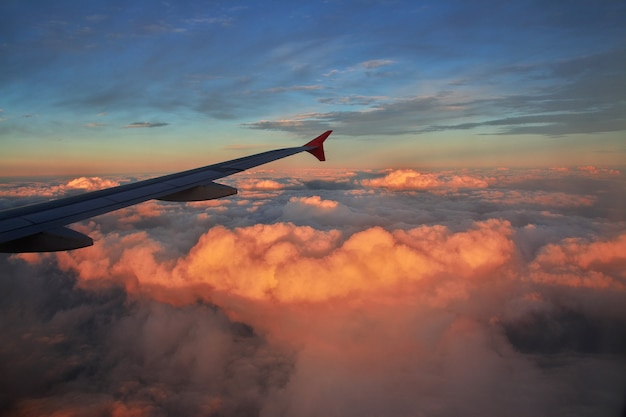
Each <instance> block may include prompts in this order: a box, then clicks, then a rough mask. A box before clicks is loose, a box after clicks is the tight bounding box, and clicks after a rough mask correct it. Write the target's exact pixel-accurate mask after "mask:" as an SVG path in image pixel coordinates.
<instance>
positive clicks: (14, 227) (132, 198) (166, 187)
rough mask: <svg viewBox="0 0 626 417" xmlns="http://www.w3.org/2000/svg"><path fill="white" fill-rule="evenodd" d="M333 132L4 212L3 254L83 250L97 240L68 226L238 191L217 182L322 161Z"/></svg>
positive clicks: (0, 222) (0, 227)
mask: <svg viewBox="0 0 626 417" xmlns="http://www.w3.org/2000/svg"><path fill="white" fill-rule="evenodd" d="M331 133H332V130H329V131H327V132H324V133H323V134H321V135H320V136H318V137H316V138H315V139H313V140H311V141H310V142H308V143H306V144H305V145H303V146H297V147H293V148H284V149H276V150H272V151H267V152H262V153H259V154H256V155H250V156H246V157H243V158H237V159H233V160H230V161H226V162H220V163H217V164H213V165H207V166H204V167H201V168H196V169H191V170H188V171H182V172H177V173H175V174H169V175H165V176H162V177H158V178H152V179H149V180H145V181H139V182H135V183H131V184H125V185H120V186H118V187H112V188H107V189H104V190H98V191H93V192H89V193H85V194H81V195H77V196H72V197H67V198H61V199H58V200H52V201H48V202H45V203H41V204H34V205H31V206H24V207H18V208H15V209H10V210H5V211H0V252H8V253H20V252H52V251H62V250H70V249H78V248H83V247H86V246H91V245H93V240H92V239H91V238H90V237H89V236H87V235H84V234H82V233H79V232H77V231H75V230H72V229H69V228H67V227H65V225H68V224H70V223H75V222H78V221H81V220H84V219H88V218H90V217H93V216H97V215H99V214H104V213H108V212H110V211H114V210H118V209H121V208H124V207H128V206H132V205H135V204H138V203H142V202H144V201H147V200H151V199H157V200H164V201H181V202H183V201H202V200H212V199H215V198H221V197H226V196H229V195H233V194H236V193H237V189H235V188H233V187H229V186H226V185H222V184H218V183H215V182H213V180H216V179H219V178H223V177H227V176H229V175H233V174H236V173H238V172H241V171H245V170H246V169H250V168H253V167H256V166H259V165H263V164H267V163H268V162H272V161H275V160H277V159H282V158H286V157H288V156H291V155H295V154H297V153H300V152H304V151H306V152H309V153H311V154H312V155H314V156H315V157H316V158H317V159H319V160H320V161H324V160H325V159H326V158H325V155H324V141H325V140H326V138H328V136H329V135H330V134H331Z"/></svg>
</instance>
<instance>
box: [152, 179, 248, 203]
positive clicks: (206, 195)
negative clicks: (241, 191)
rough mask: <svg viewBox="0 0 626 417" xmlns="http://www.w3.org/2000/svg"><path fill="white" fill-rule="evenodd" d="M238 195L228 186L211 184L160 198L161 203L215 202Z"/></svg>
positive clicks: (235, 190) (234, 189)
mask: <svg viewBox="0 0 626 417" xmlns="http://www.w3.org/2000/svg"><path fill="white" fill-rule="evenodd" d="M234 194H237V189H236V188H233V187H229V186H228V185H223V184H217V183H214V182H212V183H210V184H208V185H198V186H196V187H191V188H188V189H186V190H183V191H178V192H176V193H173V194H168V195H164V196H162V197H159V198H158V200H161V201H178V202H184V201H205V200H215V199H216V198H222V197H228V196H229V195H234Z"/></svg>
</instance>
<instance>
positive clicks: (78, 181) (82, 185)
mask: <svg viewBox="0 0 626 417" xmlns="http://www.w3.org/2000/svg"><path fill="white" fill-rule="evenodd" d="M117 185H120V183H119V182H117V181H114V180H108V179H103V178H100V177H80V178H75V179H73V180H71V181H68V182H67V184H66V185H65V186H66V187H67V188H69V189H81V190H86V191H94V190H101V189H103V188H110V187H115V186H117Z"/></svg>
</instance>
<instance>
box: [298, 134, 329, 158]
mask: <svg viewBox="0 0 626 417" xmlns="http://www.w3.org/2000/svg"><path fill="white" fill-rule="evenodd" d="M331 133H333V131H332V130H327V131H326V132H324V133H322V134H321V135H319V136H318V137H316V138H315V139H313V140H312V141H310V142H309V143H307V144H306V145H304V146H315V148H313V149H308V150H307V152H308V153H310V154H311V155H313V156H315V157H316V158H317V159H319V160H320V161H325V160H326V156H325V155H324V141H325V140H326V138H327V137H329V136H330V134H331Z"/></svg>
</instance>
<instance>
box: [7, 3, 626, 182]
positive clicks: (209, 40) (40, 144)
mask: <svg viewBox="0 0 626 417" xmlns="http://www.w3.org/2000/svg"><path fill="white" fill-rule="evenodd" d="M625 14H626V6H625V4H624V2H623V1H610V0H602V1H599V2H591V1H582V0H581V1H578V0H576V1H550V2H545V1H532V0H531V1H518V2H513V3H512V2H500V1H482V0H480V1H471V2H467V1H460V0H459V1H454V0H447V1H436V2H435V1H433V2H424V1H401V0H398V1H393V0H392V1H374V0H372V1H369V0H363V1H356V0H355V1H335V0H328V1H319V2H281V1H272V2H239V1H229V2H213V1H176V2H165V1H163V2H152V1H150V2H148V1H144V2H141V1H133V2H130V3H129V2H128V1H107V2H96V1H87V2H73V1H55V2H47V1H4V2H2V4H1V5H0V28H1V29H0V56H2V65H1V66H0V109H1V110H0V112H1V113H0V151H1V152H0V175H28V174H55V175H56V174H80V175H93V174H107V173H119V172H146V171H150V172H167V171H170V170H174V169H182V168H186V167H194V166H196V165H203V164H206V163H208V162H214V161H219V160H223V159H229V158H231V157H236V156H241V155H244V154H246V153H248V152H249V151H250V150H256V149H258V150H265V149H270V148H271V147H285V146H293V145H299V144H301V143H303V140H306V139H307V138H309V137H313V135H317V134H319V133H321V132H323V131H325V130H327V129H334V130H335V135H334V136H333V144H332V147H333V157H332V158H331V161H330V162H329V164H328V165H332V166H334V167H352V168H389V167H398V166H402V167H412V166H416V165H419V166H428V167H448V168H457V167H468V166H472V167H476V166H490V167H498V166H512V165H514V166H544V167H545V166H555V165H556V166H575V165H589V164H593V165H602V166H616V165H623V163H624V160H625V155H626V148H625V145H624V140H623V138H624V136H625V131H626V121H625V120H624V114H625V113H626V108H625V105H624V100H625V97H626V82H624V79H625V74H624V73H625V71H626V70H625V68H626V52H625V42H626V41H625V40H624V39H626V29H624V25H623V22H624V16H625ZM329 146H330V145H329ZM314 162H315V161H311V160H308V159H306V158H304V157H301V158H300V160H296V161H291V162H284V163H281V165H280V166H289V165H296V166H302V164H306V165H307V166H309V165H313V164H314Z"/></svg>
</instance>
